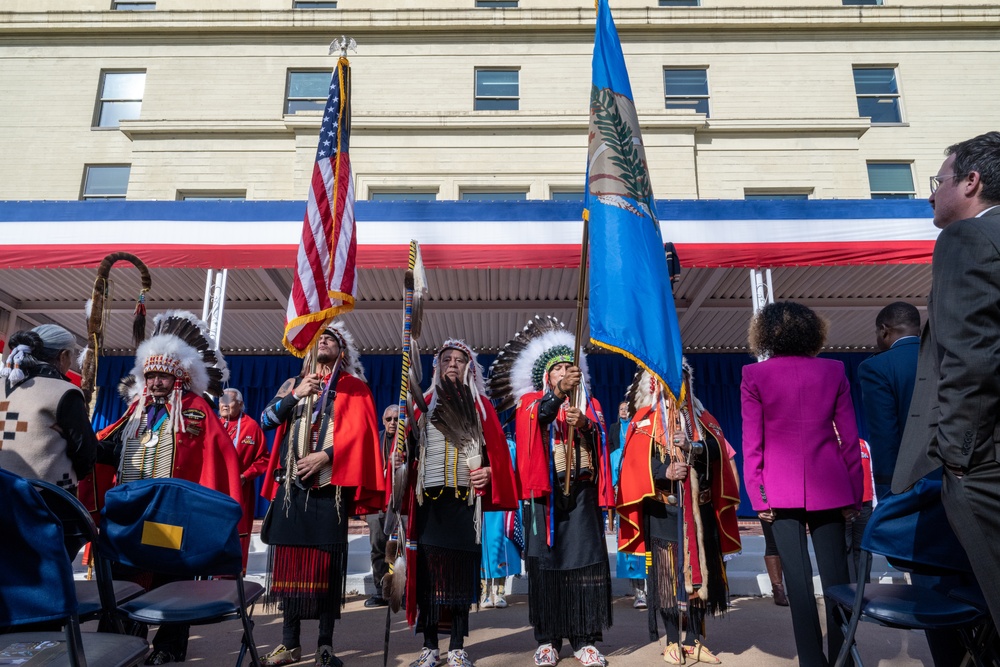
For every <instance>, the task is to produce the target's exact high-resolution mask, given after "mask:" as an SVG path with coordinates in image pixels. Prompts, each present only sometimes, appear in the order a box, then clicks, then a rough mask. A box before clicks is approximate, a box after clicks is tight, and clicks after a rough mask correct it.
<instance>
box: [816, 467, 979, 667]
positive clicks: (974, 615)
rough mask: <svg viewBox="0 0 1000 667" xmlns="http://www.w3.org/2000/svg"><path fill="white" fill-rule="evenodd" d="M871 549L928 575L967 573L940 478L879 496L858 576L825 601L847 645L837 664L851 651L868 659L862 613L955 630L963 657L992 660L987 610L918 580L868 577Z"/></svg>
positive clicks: (907, 626)
mask: <svg viewBox="0 0 1000 667" xmlns="http://www.w3.org/2000/svg"><path fill="white" fill-rule="evenodd" d="M873 553H877V554H881V555H883V556H885V557H886V558H887V559H888V561H889V563H890V565H892V566H893V567H895V568H897V569H900V570H906V571H910V572H917V573H920V574H928V575H939V576H944V575H954V574H962V573H968V572H969V571H970V570H971V568H970V566H969V564H968V558H967V557H966V556H965V552H964V551H963V550H962V548H961V545H960V544H959V542H958V539H957V538H956V537H955V535H954V533H953V532H952V530H951V526H950V525H949V524H948V521H947V517H946V516H945V514H944V507H943V506H942V505H941V483H940V482H939V481H936V482H935V481H930V480H920V481H919V482H918V483H917V485H916V486H915V487H914V489H912V490H911V491H908V492H907V493H906V494H900V495H897V496H890V497H888V498H887V499H885V500H882V501H880V502H879V504H878V505H877V506H876V508H875V511H874V512H873V513H872V516H871V518H870V519H869V521H868V526H867V527H866V528H865V534H864V537H863V538H862V540H861V563H860V567H859V568H858V569H859V575H858V583H857V584H844V585H839V586H832V587H831V588H828V589H827V590H826V592H825V595H826V599H827V604H833V605H836V606H835V609H836V615H837V617H838V618H839V620H840V624H841V627H842V628H843V631H844V645H843V647H842V648H841V651H840V655H838V656H837V660H836V663H835V667H843V665H845V664H846V662H847V658H848V656H849V655H850V656H851V657H853V658H854V662H855V664H856V665H857V667H863V662H862V660H861V654H860V653H859V651H858V647H857V644H856V642H855V634H856V632H857V629H858V623H860V622H861V621H862V620H866V621H871V622H875V623H878V624H880V625H883V626H887V627H891V628H900V629H904V630H950V631H954V632H955V633H956V635H957V636H958V637H959V638H960V641H961V642H962V646H963V648H964V649H965V650H966V652H967V657H966V661H967V662H968V661H970V660H971V662H972V663H973V664H975V665H977V667H985V665H987V664H993V663H992V662H991V661H990V655H989V651H988V647H987V646H985V643H984V642H982V641H980V639H979V637H980V636H981V635H982V634H983V633H984V631H985V628H986V622H987V621H988V619H989V614H987V613H984V612H983V610H982V609H979V608H977V607H976V606H974V605H972V604H969V603H968V602H964V601H961V600H958V599H955V598H953V597H950V596H949V595H946V594H945V593H942V592H940V591H938V590H935V589H933V588H930V587H927V586H923V585H919V584H891V583H890V584H883V583H876V584H871V583H868V579H869V577H870V576H871V556H872V554H873Z"/></svg>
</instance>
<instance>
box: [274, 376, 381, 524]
mask: <svg viewBox="0 0 1000 667" xmlns="http://www.w3.org/2000/svg"><path fill="white" fill-rule="evenodd" d="M333 414H334V422H333V429H334V430H333V461H334V463H333V473H332V476H331V480H330V481H331V483H332V484H334V485H335V486H347V487H354V488H355V494H354V499H353V500H354V506H353V509H351V510H350V511H351V514H374V513H376V512H380V511H382V510H384V509H385V478H384V477H383V472H382V471H383V467H382V448H381V447H380V446H379V440H378V422H377V421H376V419H375V402H374V400H373V399H372V392H371V390H370V389H369V388H368V385H367V384H365V383H364V382H362V381H361V380H359V379H358V378H356V377H354V376H353V375H349V374H348V373H341V374H340V375H339V377H338V378H337V394H336V396H335V397H334V399H333ZM287 433H288V422H285V423H284V424H281V425H280V426H278V428H277V430H276V431H275V436H274V445H273V446H272V447H271V458H270V461H269V462H268V466H267V476H266V478H265V479H264V485H263V487H262V488H261V492H260V493H261V495H262V496H263V497H265V498H267V499H268V500H272V501H273V500H274V497H275V495H276V494H277V493H278V484H277V483H276V482H275V481H274V471H275V470H277V469H278V468H281V467H284V465H285V462H284V460H283V459H282V456H281V450H282V443H284V441H285V436H286V434H287Z"/></svg>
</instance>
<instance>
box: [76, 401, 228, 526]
mask: <svg viewBox="0 0 1000 667" xmlns="http://www.w3.org/2000/svg"><path fill="white" fill-rule="evenodd" d="M138 405H139V401H138V400H136V401H133V403H132V405H130V406H129V408H128V410H126V411H125V414H124V415H122V417H121V419H119V420H118V421H116V422H115V423H114V424H111V425H110V426H107V427H106V428H104V429H102V430H101V432H100V433H98V434H97V439H98V440H105V439H106V438H108V437H109V436H110V435H111V434H113V433H115V432H116V431H118V430H119V429H120V428H122V427H123V426H124V425H125V423H126V422H127V421H128V418H129V417H130V416H131V415H132V413H133V412H134V411H135V410H136V407H137V406H138ZM173 409H174V406H172V405H170V404H169V403H168V404H167V410H168V411H170V412H172V411H173ZM181 410H182V412H181V415H182V419H183V420H184V427H185V431H178V432H176V433H174V470H173V474H172V476H173V477H176V478H177V479H185V480H187V481H189V482H196V483H198V484H201V485H202V486H205V487H208V488H210V489H215V490H216V491H221V492H222V493H225V494H226V495H228V496H229V497H231V498H232V499H233V500H235V501H236V502H240V500H241V499H242V495H241V492H240V469H239V461H238V459H237V457H236V449H235V448H234V447H233V440H232V438H230V437H229V434H228V433H226V429H225V427H224V426H223V425H222V422H221V421H219V418H218V417H217V416H216V415H215V412H214V410H213V409H212V406H211V405H210V404H209V403H208V401H206V400H205V399H203V398H202V397H201V396H198V395H197V394H194V393H191V392H189V391H185V392H184V393H183V394H181ZM115 473H116V471H115V469H114V468H112V467H111V466H106V465H97V466H95V467H94V472H93V473H92V475H88V477H87V478H86V479H85V480H84V483H81V485H80V491H82V492H83V493H81V501H83V502H84V504H85V506H86V507H87V509H89V510H91V511H99V510H100V509H101V508H102V507H103V506H104V494H105V493H106V492H107V490H108V489H109V488H110V487H111V486H112V484H113V482H114V476H115Z"/></svg>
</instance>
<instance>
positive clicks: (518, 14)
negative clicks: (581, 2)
mask: <svg viewBox="0 0 1000 667" xmlns="http://www.w3.org/2000/svg"><path fill="white" fill-rule="evenodd" d="M615 23H616V25H617V26H618V30H619V32H621V33H624V34H642V33H644V32H649V31H655V32H663V31H667V32H674V31H690V30H713V31H718V30H733V31H748V30H749V31H757V30H772V29H776V28H788V27H789V26H794V27H795V28H796V29H797V30H843V29H850V30H859V29H865V30H879V29H885V28H889V27H892V28H894V29H927V28H931V29H935V30H941V29H946V28H974V29H984V28H996V27H998V26H1000V6H997V5H995V4H986V3H984V4H983V5H979V6H971V5H970V6H954V5H952V4H949V3H947V2H942V3H941V4H940V5H937V6H879V7H874V6H873V7H843V6H831V7H787V8H783V7H761V8H746V7H733V8H725V7H719V8H712V7H699V8H661V7H646V8H627V7H626V8H622V9H618V10H616V11H615ZM593 25H594V15H593V12H592V11H588V10H585V9H581V8H567V9H518V10H510V11H505V12H502V13H497V12H494V11H492V10H486V9H484V10H474V9H465V10H454V9H400V10H389V9H373V10H357V9H343V10H337V11H335V12H330V11H303V10H291V9H290V10H286V11H250V10H232V11H221V10H206V11H170V10H158V11H155V12H121V11H105V12H0V34H6V35H16V34H37V33H44V34H47V35H50V36H54V35H57V34H60V33H61V34H75V33H80V32H84V31H86V32H87V33H88V34H111V33H126V34H135V33H187V32H190V31H192V30H197V31H198V32H201V33H232V32H275V31H279V32H286V33H314V32H315V33H321V34H323V35H324V36H329V35H330V34H333V33H337V34H339V33H340V32H342V31H347V32H351V31H354V32H355V33H356V34H363V33H360V32H358V31H372V32H373V33H375V34H377V35H379V36H382V37H384V36H385V35H386V34H393V33H407V32H414V31H427V30H447V31H452V30H454V31H462V32H472V33H479V32H488V33H491V34H496V33H498V32H509V31H517V32H521V33H523V32H525V31H575V30H583V31H587V32H589V31H592V29H593Z"/></svg>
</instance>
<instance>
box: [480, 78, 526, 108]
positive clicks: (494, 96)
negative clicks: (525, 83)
mask: <svg viewBox="0 0 1000 667" xmlns="http://www.w3.org/2000/svg"><path fill="white" fill-rule="evenodd" d="M517 103H518V71H517V70H516V69H477V70H476V104H475V109H476V110H477V111H494V110H502V111H517Z"/></svg>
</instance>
